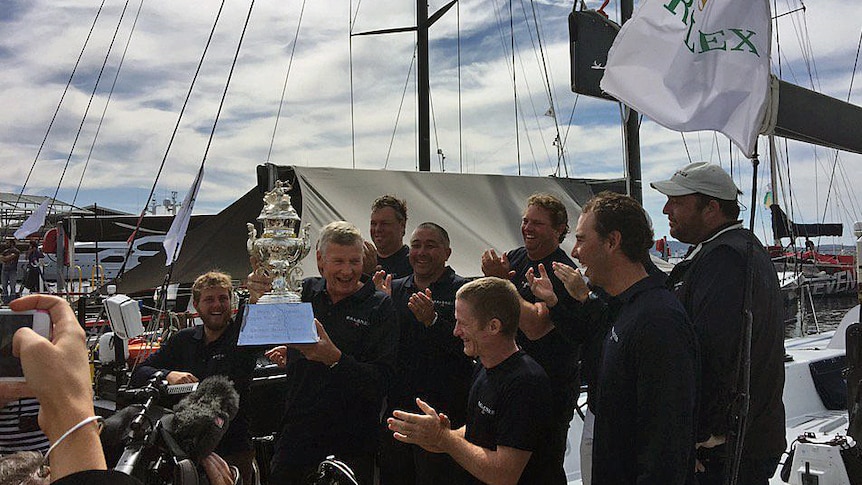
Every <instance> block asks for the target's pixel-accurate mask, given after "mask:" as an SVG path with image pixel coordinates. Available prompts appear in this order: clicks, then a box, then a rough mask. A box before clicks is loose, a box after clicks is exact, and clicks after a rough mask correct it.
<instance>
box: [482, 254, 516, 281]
mask: <svg viewBox="0 0 862 485" xmlns="http://www.w3.org/2000/svg"><path fill="white" fill-rule="evenodd" d="M482 273H483V274H484V275H485V276H496V277H497V278H503V279H504V280H508V279H511V278H512V277H513V276H515V272H514V271H512V268H511V266H510V265H509V257H508V256H506V253H503V255H502V256H497V251H495V250H493V249H489V250H487V251H485V252H484V253H482Z"/></svg>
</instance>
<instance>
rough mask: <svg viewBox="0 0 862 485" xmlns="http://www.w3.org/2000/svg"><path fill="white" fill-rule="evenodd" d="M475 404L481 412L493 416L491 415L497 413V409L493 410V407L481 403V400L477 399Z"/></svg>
mask: <svg viewBox="0 0 862 485" xmlns="http://www.w3.org/2000/svg"><path fill="white" fill-rule="evenodd" d="M476 405H477V406H478V407H479V410H480V411H482V414H487V415H489V416H493V415H495V414H497V411H494V410H493V409H491V408H489V407H488V406H486V405H484V404H482V401H478V402H477V404H476Z"/></svg>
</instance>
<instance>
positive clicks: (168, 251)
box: [162, 164, 204, 266]
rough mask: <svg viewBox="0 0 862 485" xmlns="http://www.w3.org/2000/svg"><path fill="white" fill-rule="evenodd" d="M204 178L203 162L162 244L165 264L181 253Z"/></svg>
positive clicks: (168, 264) (169, 263) (167, 264)
mask: <svg viewBox="0 0 862 485" xmlns="http://www.w3.org/2000/svg"><path fill="white" fill-rule="evenodd" d="M203 179H204V166H203V164H201V168H200V170H198V176H197V177H195V181H194V182H192V186H191V187H189V192H188V193H187V194H186V198H185V199H183V205H182V207H180V210H179V212H177V215H176V216H174V221H173V222H172V223H171V228H170V229H168V233H167V234H166V235H165V240H164V241H163V242H162V245H163V246H164V247H165V266H170V265H171V264H173V263H174V261H176V259H177V258H178V257H179V255H180V248H182V247H183V239H185V237H186V231H187V230H188V229H189V220H190V219H191V217H192V209H193V208H194V206H195V199H196V198H197V196H198V190H199V189H200V188H201V181H203Z"/></svg>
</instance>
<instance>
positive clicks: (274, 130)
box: [266, 0, 305, 162]
mask: <svg viewBox="0 0 862 485" xmlns="http://www.w3.org/2000/svg"><path fill="white" fill-rule="evenodd" d="M304 13H305V0H302V6H301V7H300V8H299V21H297V23H296V33H295V34H294V36H293V45H292V46H291V48H290V60H288V61H287V72H286V73H285V74H284V85H282V87H281V101H279V102H278V112H277V113H276V114H275V126H273V127H272V138H271V139H270V140H269V151H268V152H266V161H267V162H268V161H270V157H272V146H273V145H274V144H275V135H276V133H278V120H280V119H281V110H282V108H283V107H284V97H285V95H286V94H287V80H288V79H290V68H291V67H293V57H294V54H296V44H297V42H298V41H299V29H300V27H302V16H303V14H304Z"/></svg>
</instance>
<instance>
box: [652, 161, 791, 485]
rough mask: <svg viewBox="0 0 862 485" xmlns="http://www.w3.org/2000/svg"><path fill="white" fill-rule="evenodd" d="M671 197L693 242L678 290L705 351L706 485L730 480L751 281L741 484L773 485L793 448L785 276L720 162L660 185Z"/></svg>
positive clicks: (702, 429) (673, 284)
mask: <svg viewBox="0 0 862 485" xmlns="http://www.w3.org/2000/svg"><path fill="white" fill-rule="evenodd" d="M650 185H651V186H652V188H654V189H656V190H658V191H659V192H661V193H662V194H664V195H666V196H667V203H666V204H665V206H664V210H663V211H662V212H663V213H664V214H667V217H668V223H669V225H670V235H671V236H672V237H674V238H676V239H678V240H679V241H682V242H685V243H689V244H691V245H692V247H691V248H690V249H689V252H688V254H687V255H686V257H685V259H683V260H682V261H681V262H680V263H679V264H677V266H676V267H675V268H674V269H673V272H671V274H670V277H669V279H668V285H669V287H670V288H671V289H672V290H673V291H674V293H675V294H676V295H677V297H679V299H680V301H681V302H682V304H683V306H684V307H685V309H686V311H687V312H688V314H689V316H690V317H691V320H692V322H693V324H694V327H695V331H696V333H697V337H698V340H699V342H700V354H701V356H700V357H701V382H700V399H699V401H700V406H699V411H698V420H697V424H698V427H697V447H698V460H699V464H698V471H699V473H698V474H697V477H698V483H699V484H700V485H705V484H710V485H711V484H723V483H725V481H724V480H725V474H726V469H725V465H726V462H727V460H729V459H730V457H729V452H730V451H729V450H728V449H727V448H728V446H727V445H726V444H725V441H726V439H727V437H728V434H729V433H731V432H732V430H733V425H732V424H731V423H732V422H733V416H732V415H733V414H734V413H733V411H732V409H733V408H734V406H733V404H734V399H736V398H737V395H738V394H739V392H740V391H739V390H738V389H739V388H738V384H739V380H738V378H737V376H738V375H740V374H739V373H740V369H739V362H740V352H741V350H740V348H741V343H742V335H743V321H744V317H743V312H744V308H743V306H744V298H745V287H746V283H747V282H748V281H750V282H751V295H752V300H751V301H752V304H751V312H752V329H751V365H750V369H751V380H750V386H749V394H750V402H749V412H748V418H747V424H746V429H745V434H744V437H743V439H742V441H741V443H740V445H741V446H742V461H741V463H740V466H739V475H738V476H739V481H738V483H739V484H741V485H749V484H751V485H755V484H758V485H759V484H764V485H765V484H766V483H767V482H768V480H769V477H771V476H772V474H773V473H774V472H775V468H776V466H777V465H778V460H779V458H780V456H781V453H782V452H783V451H784V447H785V439H784V434H785V433H784V431H785V430H784V405H783V403H782V393H783V390H784V318H783V306H782V303H781V299H780V295H779V286H778V278H777V276H776V274H775V269H774V268H773V266H772V261H771V260H770V258H769V255H768V254H767V252H766V250H765V249H764V248H763V244H762V243H761V242H760V241H759V240H758V239H757V237H756V236H755V235H754V234H753V233H752V232H751V231H749V230H747V229H745V228H743V227H742V222H741V221H739V220H738V216H739V204H738V203H737V200H736V197H737V195H738V194H741V192H740V191H739V189H738V188H737V187H736V184H734V182H733V180H732V179H731V178H730V176H729V175H728V174H727V173H726V172H725V171H724V170H723V169H722V168H721V167H719V166H718V165H714V164H710V163H705V162H698V163H692V164H689V165H687V166H685V167H683V168H682V169H680V170H678V171H677V172H676V173H675V174H674V175H673V177H671V179H670V180H665V181H662V182H653V183H651V184H650Z"/></svg>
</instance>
